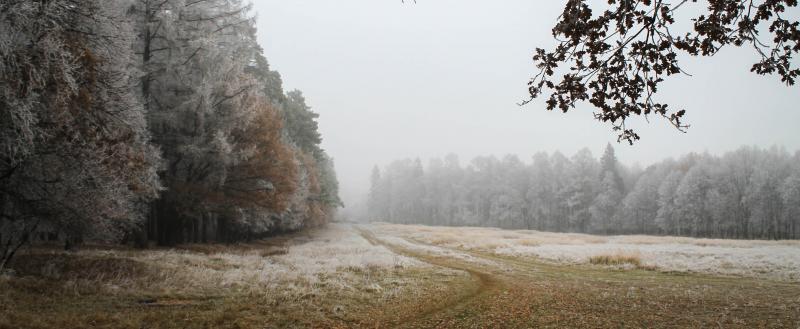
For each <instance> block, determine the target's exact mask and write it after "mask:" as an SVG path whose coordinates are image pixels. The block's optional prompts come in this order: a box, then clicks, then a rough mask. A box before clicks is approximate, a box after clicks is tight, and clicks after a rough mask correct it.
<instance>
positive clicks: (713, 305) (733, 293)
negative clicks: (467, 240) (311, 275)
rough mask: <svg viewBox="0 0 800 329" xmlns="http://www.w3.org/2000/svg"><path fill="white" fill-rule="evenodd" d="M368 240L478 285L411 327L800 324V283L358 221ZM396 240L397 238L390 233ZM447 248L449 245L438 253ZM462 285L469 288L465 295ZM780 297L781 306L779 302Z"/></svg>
mask: <svg viewBox="0 0 800 329" xmlns="http://www.w3.org/2000/svg"><path fill="white" fill-rule="evenodd" d="M356 229H357V230H358V232H359V233H360V234H361V236H363V237H364V238H365V239H366V240H367V241H369V242H370V243H372V244H375V245H382V246H385V247H386V248H388V249H390V250H391V251H393V252H395V253H397V254H401V255H405V256H408V257H413V258H416V259H418V260H421V261H423V262H426V263H429V264H432V265H435V266H441V267H444V268H449V269H453V270H459V271H464V272H467V273H469V274H470V276H472V278H473V282H474V285H473V286H472V287H470V288H471V289H470V290H469V291H468V292H458V291H456V295H457V296H459V297H458V298H455V299H453V300H450V301H449V302H446V303H443V304H440V305H436V306H434V307H428V308H427V309H424V308H423V309H420V310H419V311H418V312H416V313H414V314H405V315H403V316H402V317H401V320H399V321H397V322H394V323H392V325H393V326H395V327H401V328H539V327H557V328H562V327H568V328H585V327H592V328H620V327H648V328H680V327H726V328H752V327H780V328H783V327H789V328H796V327H798V325H800V299H798V298H797V296H800V285H798V284H793V283H781V282H774V281H765V280H754V279H746V278H724V277H716V276H703V275H693V274H674V273H672V274H671V273H660V272H655V271H648V270H614V269H609V268H602V267H592V266H570V265H557V264H550V263H543V262H541V261H537V260H535V259H520V258H511V257H504V256H498V255H495V254H490V253H483V252H476V251H468V250H460V249H457V248H444V247H440V246H434V245H429V244H427V243H424V242H422V241H417V240H413V239H408V238H404V237H402V236H394V235H392V236H391V238H392V239H394V238H400V239H403V240H404V242H407V243H391V242H389V241H391V239H381V238H380V237H379V235H376V234H375V233H373V231H371V230H370V229H368V228H365V227H363V226H362V227H357V228H356ZM387 240H389V241H387ZM438 251H443V252H438ZM459 293H460V294H459ZM775 305H780V306H779V307H777V308H776V306H775Z"/></svg>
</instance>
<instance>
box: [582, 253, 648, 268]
mask: <svg viewBox="0 0 800 329" xmlns="http://www.w3.org/2000/svg"><path fill="white" fill-rule="evenodd" d="M589 263H591V264H595V265H625V264H630V265H633V266H636V267H641V266H642V260H641V259H640V258H639V256H638V255H630V254H615V255H597V256H592V257H591V258H589Z"/></svg>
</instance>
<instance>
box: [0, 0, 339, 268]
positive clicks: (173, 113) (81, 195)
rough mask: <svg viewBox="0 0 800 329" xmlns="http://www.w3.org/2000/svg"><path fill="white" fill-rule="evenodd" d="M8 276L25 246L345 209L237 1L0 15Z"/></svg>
mask: <svg viewBox="0 0 800 329" xmlns="http://www.w3.org/2000/svg"><path fill="white" fill-rule="evenodd" d="M0 74H1V75H0V137H1V138H0V269H2V267H3V262H5V261H7V260H8V259H9V258H11V256H13V254H14V251H15V250H17V249H18V248H19V246H21V245H23V244H24V243H26V242H28V241H30V240H59V241H62V242H65V243H66V246H67V247H68V246H69V245H70V244H74V243H79V242H81V241H88V240H92V241H109V242H120V241H121V242H126V241H127V242H136V243H138V244H140V245H145V244H147V243H148V242H156V243H159V244H166V245H170V244H177V243H189V242H209V241H239V240H244V239H251V238H256V237H260V236H264V235H267V234H273V233H275V232H282V231H288V230H296V229H300V228H303V227H310V226H315V225H319V224H322V223H325V222H326V221H328V220H329V219H330V218H331V217H332V214H333V211H334V209H335V208H337V207H338V206H339V205H340V203H341V202H340V201H339V197H338V183H337V181H336V175H335V172H334V168H333V161H332V159H331V158H330V157H329V156H328V155H327V154H326V153H325V151H323V150H322V149H321V148H320V142H321V139H322V138H321V136H320V133H319V131H318V129H317V122H316V118H317V114H316V113H314V112H313V111H311V109H310V107H309V106H308V105H307V104H306V102H305V98H304V97H303V95H302V93H301V92H300V91H290V92H284V90H283V87H282V82H281V76H280V75H279V74H278V72H275V71H273V70H270V67H269V65H268V63H267V60H266V59H265V57H264V56H263V54H262V49H261V47H260V46H259V45H258V43H257V42H256V29H255V19H254V17H253V15H252V14H251V12H250V7H249V6H248V5H245V4H244V3H243V2H242V1H240V0H205V1H182V0H157V1H156V0H135V1H124V0H52V1H3V2H1V3H0Z"/></svg>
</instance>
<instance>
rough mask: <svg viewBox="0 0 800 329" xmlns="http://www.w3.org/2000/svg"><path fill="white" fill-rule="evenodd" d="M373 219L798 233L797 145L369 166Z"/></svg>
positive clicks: (725, 234) (709, 233) (742, 234)
mask: <svg viewBox="0 0 800 329" xmlns="http://www.w3.org/2000/svg"><path fill="white" fill-rule="evenodd" d="M367 212H368V216H369V218H370V219H371V220H373V221H386V222H393V223H417V224H429V225H454V226H461V225H470V226H493V227H500V228H507V229H534V230H542V231H554V232H582V233H595V234H654V235H678V236H692V237H715V238H740V239H797V238H800V152H797V153H795V154H794V155H791V154H789V153H788V152H786V151H785V150H784V149H781V148H777V147H772V148H770V149H760V148H757V147H742V148H740V149H738V150H736V151H734V152H730V153H726V154H724V155H723V156H713V155H710V154H695V153H692V154H688V155H686V156H683V157H681V158H679V159H677V160H674V159H667V160H663V161H661V162H659V163H656V164H654V165H651V166H649V167H647V168H646V169H640V168H638V167H628V166H625V165H622V164H620V163H619V162H618V161H617V158H616V156H615V154H614V149H613V147H612V146H611V145H608V146H607V147H606V149H605V151H604V153H603V154H602V156H601V157H600V159H599V160H598V159H597V158H595V157H594V156H593V155H592V153H591V152H590V151H589V150H588V149H583V150H581V151H579V152H578V153H577V154H575V155H573V156H572V157H569V158H568V157H566V156H564V155H563V154H561V153H559V152H555V153H553V154H547V153H537V154H536V155H534V156H533V159H532V162H531V163H528V164H526V163H524V162H523V161H521V160H520V159H519V158H518V157H516V156H511V155H509V156H505V157H504V158H503V159H497V158H495V157H478V158H475V159H473V160H472V162H471V163H470V164H469V165H468V166H466V167H462V166H461V165H460V164H459V160H458V158H457V157H456V156H455V155H449V156H447V157H445V158H444V160H442V159H433V160H431V161H430V163H429V164H428V166H427V168H423V166H422V163H421V161H420V160H419V159H416V160H408V159H407V160H401V161H395V162H393V163H391V164H390V165H388V166H387V167H386V168H385V169H384V170H380V169H379V168H378V167H377V166H376V167H375V168H374V169H373V172H372V177H371V189H370V192H369V197H368V202H367Z"/></svg>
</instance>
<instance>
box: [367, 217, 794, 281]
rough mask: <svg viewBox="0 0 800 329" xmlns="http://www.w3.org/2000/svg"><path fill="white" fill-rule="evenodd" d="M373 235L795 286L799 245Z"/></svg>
mask: <svg viewBox="0 0 800 329" xmlns="http://www.w3.org/2000/svg"><path fill="white" fill-rule="evenodd" d="M375 227H376V231H378V232H382V233H383V234H386V235H397V236H402V237H405V238H408V239H412V240H414V241H420V242H423V243H427V244H431V245H434V246H443V247H450V248H460V249H465V250H478V251H484V252H491V253H495V254H499V255H507V256H515V257H538V258H541V259H544V260H547V261H553V262H559V263H569V264H585V263H589V262H590V259H591V258H592V257H597V256H613V255H636V256H637V257H638V258H639V259H640V261H641V266H642V267H646V268H654V269H657V270H660V271H677V272H695V273H705V274H719V275H735V276H747V277H755V278H767V279H776V280H784V281H800V241H763V240H725V239H695V238H687V237H658V236H645V235H633V236H596V235H587V234H574V233H550V232H539V231H531V230H513V231H512V230H502V229H497V228H477V227H429V226H421V225H394V224H376V225H375Z"/></svg>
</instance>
